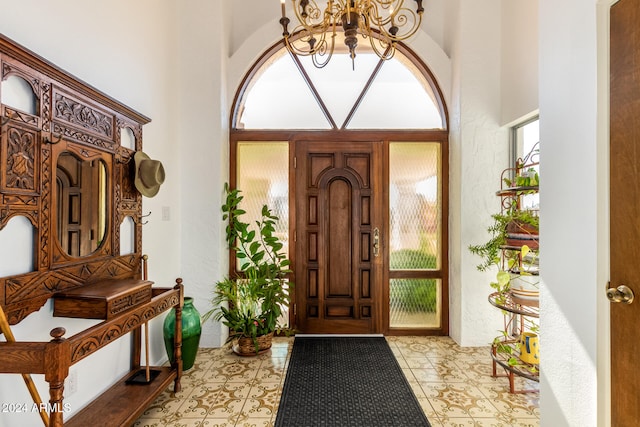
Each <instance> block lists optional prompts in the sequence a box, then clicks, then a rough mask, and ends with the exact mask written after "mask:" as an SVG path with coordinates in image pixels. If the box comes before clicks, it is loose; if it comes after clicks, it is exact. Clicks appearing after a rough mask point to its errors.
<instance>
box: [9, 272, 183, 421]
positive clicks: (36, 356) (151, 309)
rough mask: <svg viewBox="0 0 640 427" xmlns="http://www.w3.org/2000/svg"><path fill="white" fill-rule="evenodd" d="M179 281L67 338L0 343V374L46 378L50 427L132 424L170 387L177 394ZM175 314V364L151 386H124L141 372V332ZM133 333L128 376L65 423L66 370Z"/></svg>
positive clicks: (60, 331)
mask: <svg viewBox="0 0 640 427" xmlns="http://www.w3.org/2000/svg"><path fill="white" fill-rule="evenodd" d="M181 282H182V281H181V280H180V279H179V280H178V283H177V284H176V286H175V287H173V288H153V291H152V292H153V295H152V298H151V301H149V302H147V303H145V304H142V305H140V306H138V307H135V308H133V309H131V310H129V311H126V312H124V313H122V314H120V315H119V316H117V317H114V318H112V319H110V320H106V321H104V322H101V323H99V324H97V325H95V326H93V327H91V328H89V329H86V330H84V331H82V332H80V333H78V334H75V335H73V336H72V337H69V338H64V333H65V330H64V328H55V329H53V330H52V331H51V336H52V338H53V339H52V340H51V341H49V342H14V343H5V342H3V343H0V373H18V374H23V373H30V374H44V376H45V380H46V381H47V382H48V383H49V397H50V400H49V408H53V409H55V410H54V411H52V412H50V419H49V426H50V427H60V426H81V427H86V426H89V425H91V424H93V423H95V420H98V419H99V420H101V422H102V423H104V425H113V426H126V425H130V424H132V423H133V422H134V421H135V420H136V419H137V418H138V417H139V416H140V415H141V414H142V412H143V411H144V409H145V408H146V407H147V406H148V405H149V404H150V403H151V402H152V401H153V400H154V399H155V398H156V397H157V396H158V395H159V394H160V393H161V392H162V391H164V390H166V388H167V387H168V386H169V385H170V384H171V382H173V383H174V391H176V392H178V391H180V389H181V384H180V379H181V375H182V358H181V348H182V321H181V320H182V319H181V318H182V300H183V286H182V283H181ZM171 308H175V309H176V331H175V342H174V344H175V355H174V358H175V360H174V361H172V364H171V366H170V367H153V368H152V369H154V370H159V371H160V374H159V375H158V376H157V377H156V378H155V379H154V380H153V381H152V382H150V383H149V384H145V385H139V384H135V385H127V384H125V381H126V380H127V379H128V378H129V377H130V376H131V375H132V374H133V373H135V372H137V371H138V370H139V369H140V347H141V346H140V343H141V340H140V327H141V326H142V325H143V324H144V323H145V322H147V321H149V320H151V319H153V318H155V317H157V316H159V315H160V314H162V313H164V312H165V311H167V310H169V309H171ZM129 332H132V333H133V337H134V346H133V352H132V355H131V373H129V374H127V375H125V376H124V377H123V378H121V379H119V380H118V381H117V382H116V383H115V384H114V385H113V386H112V387H111V388H110V389H109V390H107V391H105V392H104V393H103V394H102V395H100V396H99V397H98V398H97V399H96V400H94V401H93V402H92V403H90V404H89V405H88V406H86V407H85V408H84V409H82V410H81V411H80V412H78V413H77V414H75V415H74V416H73V417H72V418H70V419H69V420H68V421H64V420H63V411H62V409H63V408H64V401H63V398H64V396H63V390H64V380H65V378H66V377H67V375H68V374H69V367H70V366H72V365H74V364H75V363H77V362H79V361H80V360H82V359H84V358H85V357H88V356H90V355H91V354H93V353H94V352H96V351H97V350H99V349H101V348H103V347H105V346H107V345H109V344H110V343H112V342H114V341H115V340H117V339H118V338H121V337H122V336H124V335H126V334H127V333H129Z"/></svg>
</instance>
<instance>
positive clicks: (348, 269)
mask: <svg viewBox="0 0 640 427" xmlns="http://www.w3.org/2000/svg"><path fill="white" fill-rule="evenodd" d="M382 147H383V145H382V142H315V141H314V142H308V141H300V142H297V143H296V148H295V150H296V151H295V153H296V154H295V155H296V171H295V177H296V195H295V200H296V217H297V220H296V232H295V234H296V273H295V274H296V277H295V284H296V285H295V286H296V291H295V293H296V306H295V317H296V327H297V329H298V330H299V331H301V332H303V333H374V332H379V331H380V330H381V317H382V316H381V309H382V308H381V303H382V301H381V299H382V277H381V276H382V273H381V272H382V267H381V266H382V261H381V260H382V258H383V255H382V250H383V247H382V236H383V235H384V230H383V227H384V224H383V220H382V212H383V209H382V208H383V206H382V204H383V198H382V182H383V181H382V161H381V159H382Z"/></svg>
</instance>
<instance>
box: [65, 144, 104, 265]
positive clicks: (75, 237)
mask: <svg viewBox="0 0 640 427" xmlns="http://www.w3.org/2000/svg"><path fill="white" fill-rule="evenodd" d="M107 176H108V174H107V165H106V163H105V161H104V160H103V159H101V158H100V157H99V156H98V157H96V158H92V159H90V160H86V159H81V158H79V157H77V156H76V155H75V154H74V153H71V152H68V151H64V152H62V153H60V155H59V156H58V161H57V167H56V202H57V207H58V210H57V234H58V242H59V243H60V247H61V248H62V251H63V252H64V253H66V254H67V255H69V256H72V257H83V256H87V255H90V254H92V253H94V252H95V251H96V250H98V248H100V246H101V245H102V243H103V242H104V240H105V237H106V236H107V227H108V216H107V212H108V204H109V201H108V198H107V194H108V192H107Z"/></svg>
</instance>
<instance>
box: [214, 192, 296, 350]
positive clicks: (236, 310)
mask: <svg viewBox="0 0 640 427" xmlns="http://www.w3.org/2000/svg"><path fill="white" fill-rule="evenodd" d="M224 191H225V194H226V201H225V203H224V205H222V211H223V217H222V218H223V220H225V221H228V223H227V226H226V241H227V243H228V245H229V248H230V249H233V250H234V251H235V255H236V258H237V259H238V260H239V261H240V271H239V272H238V274H237V275H234V276H232V277H229V276H227V277H225V278H224V279H222V280H220V281H218V282H216V285H215V289H214V297H213V299H212V304H213V309H212V310H210V311H209V312H208V313H206V314H205V315H204V320H207V319H208V318H209V317H213V318H214V319H215V320H218V321H222V323H223V324H224V325H226V326H228V327H229V330H230V335H229V340H233V339H237V340H238V341H237V343H236V345H234V351H236V352H237V353H240V354H245V353H247V350H248V348H250V349H251V350H249V352H251V353H253V354H258V353H259V352H261V351H263V350H267V349H268V348H270V347H271V338H272V337H273V334H274V332H276V331H278V330H280V329H281V327H280V325H279V324H278V319H279V318H280V316H281V315H282V311H283V307H285V306H286V305H287V304H289V301H290V289H291V287H292V283H290V282H288V281H287V276H288V275H289V273H290V272H291V271H290V269H289V265H290V263H289V260H288V259H287V257H286V255H285V254H284V253H283V252H282V248H283V244H282V242H281V241H280V239H278V237H277V236H276V235H275V225H276V222H277V221H278V220H279V218H278V217H277V216H275V215H273V213H272V212H271V210H270V209H269V208H268V207H267V206H266V205H264V206H263V207H262V211H261V218H260V219H259V220H257V221H255V224H254V226H255V227H252V225H251V224H249V223H247V222H244V221H243V215H245V214H246V212H245V211H244V210H242V209H241V208H240V206H239V205H240V202H241V201H242V199H243V196H242V195H241V191H240V190H238V189H233V190H232V189H230V188H229V185H228V184H225V186H224Z"/></svg>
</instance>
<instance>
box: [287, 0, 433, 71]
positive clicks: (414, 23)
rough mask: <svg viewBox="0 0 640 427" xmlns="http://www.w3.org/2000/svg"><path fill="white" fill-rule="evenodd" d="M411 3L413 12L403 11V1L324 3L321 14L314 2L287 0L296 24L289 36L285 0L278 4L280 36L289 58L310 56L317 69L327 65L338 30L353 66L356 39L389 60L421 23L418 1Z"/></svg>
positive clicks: (336, 1) (369, 0) (361, 0)
mask: <svg viewBox="0 0 640 427" xmlns="http://www.w3.org/2000/svg"><path fill="white" fill-rule="evenodd" d="M414 1H415V2H416V10H415V12H414V11H413V10H411V9H409V8H408V7H405V0H328V1H327V4H326V6H325V7H324V10H322V9H321V8H320V6H318V2H316V0H291V3H293V10H294V11H295V16H296V18H297V21H298V24H297V25H296V26H295V27H294V29H293V31H291V33H290V32H289V30H288V28H287V27H288V25H289V23H290V20H289V18H287V15H286V10H285V9H286V8H285V0H280V2H281V6H282V18H280V24H281V25H282V30H283V32H282V36H283V37H284V41H285V45H286V46H287V49H288V50H289V51H290V52H291V53H292V54H294V55H301V56H311V58H312V60H313V64H314V65H315V66H316V67H317V68H322V67H324V66H325V65H327V64H328V63H329V60H330V59H331V56H332V55H333V52H334V49H335V48H336V37H337V36H338V30H339V29H342V32H344V44H345V45H346V47H347V48H348V49H349V56H350V57H351V61H352V64H353V66H355V61H354V60H355V57H356V47H357V46H358V38H359V37H361V38H362V39H363V40H368V42H369V44H370V45H371V48H372V49H373V51H374V52H375V53H376V55H378V57H380V58H381V59H383V60H387V59H390V58H392V57H393V54H394V53H395V45H396V43H397V42H399V41H402V40H406V39H408V38H409V37H411V36H412V35H414V34H415V33H416V31H418V28H419V27H420V24H421V23H422V14H423V13H424V8H423V7H422V0H414Z"/></svg>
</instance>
